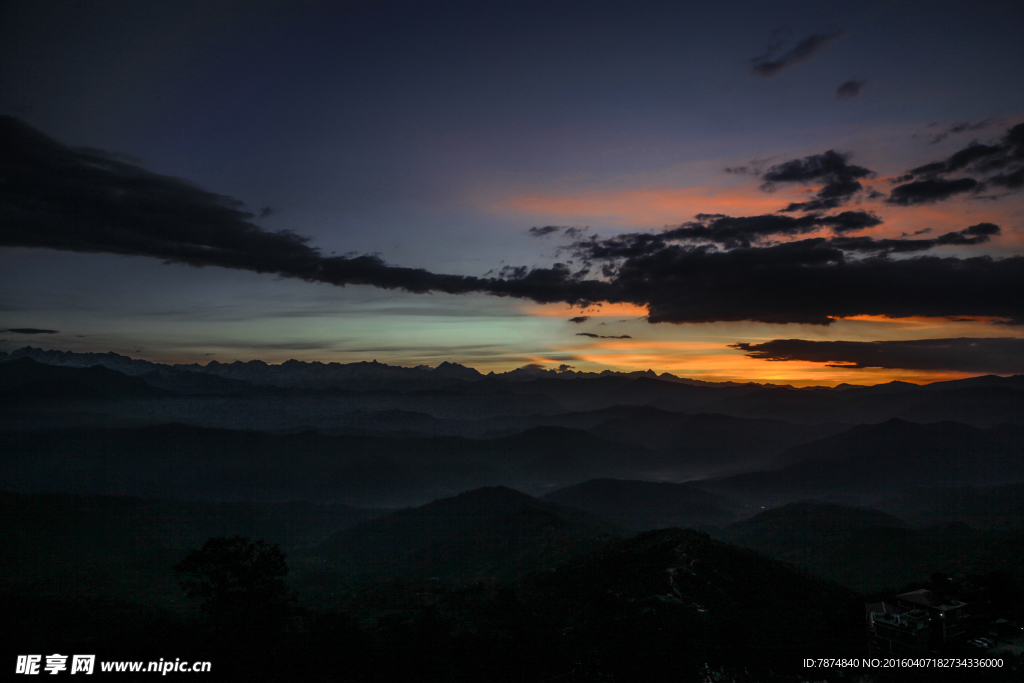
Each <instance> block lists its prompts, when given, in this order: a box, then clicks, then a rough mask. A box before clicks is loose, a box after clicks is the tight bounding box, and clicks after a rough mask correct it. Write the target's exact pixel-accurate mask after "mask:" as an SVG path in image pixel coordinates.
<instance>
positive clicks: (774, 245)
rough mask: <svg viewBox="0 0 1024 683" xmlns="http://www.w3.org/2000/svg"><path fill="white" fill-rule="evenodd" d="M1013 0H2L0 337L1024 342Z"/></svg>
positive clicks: (376, 356) (931, 373) (534, 351)
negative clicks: (701, 0) (769, 0)
mask: <svg viewBox="0 0 1024 683" xmlns="http://www.w3.org/2000/svg"><path fill="white" fill-rule="evenodd" d="M1022 29H1024V6H1022V5H1021V3H1019V2H973V3H970V4H969V5H966V4H964V3H962V2H960V3H943V2H859V3H824V2H817V3H811V2H775V3H763V2H718V3H695V2H694V3H691V2H671V3H662V2H629V3H624V2H613V3H602V2H586V3H582V2H575V3H566V2H544V3H531V2H515V3H511V2H510V3H504V2H493V3H457V2H411V1H403V2H347V3H340V2H314V1H303V2H297V1H296V0H291V1H289V2H273V1H262V2H261V1H259V0H246V1H244V2H226V1H217V0H203V1H201V2H198V1H197V2H188V1H175V2H165V1H159V0H154V1H150V2H145V3H139V2H117V1H102V0H100V1H95V2H72V1H63V2H51V1H48V0H32V1H25V2H19V1H17V0H13V1H9V2H6V3H3V4H0V117H2V118H0V350H3V351H11V350H14V349H16V348H20V347H23V346H26V345H31V346H37V347H42V348H54V349H62V350H72V351H96V352H105V351H114V352H117V353H122V354H125V355H130V356H132V357H136V358H145V359H149V360H153V361H160V362H184V363H191V362H199V363H205V362H208V361H209V360H218V361H221V362H231V361H234V360H243V361H246V360H252V359H262V360H264V361H267V362H283V361H285V360H288V359H290V358H295V359H299V360H306V361H311V360H319V361H324V362H329V361H338V362H355V361H362V360H378V361H380V362H386V363H391V364H398V365H407V366H415V365H421V364H426V365H431V366H434V365H437V364H439V363H441V362H443V361H451V362H458V363H463V364H466V365H470V366H472V367H475V368H477V369H478V370H480V371H482V372H488V371H492V370H493V371H496V372H502V371H507V370H511V369H514V368H517V367H521V366H524V365H530V364H533V365H537V366H540V367H543V368H546V369H559V368H562V369H575V370H578V371H588V372H594V371H601V370H607V369H610V370H619V371H632V370H646V369H648V368H650V369H653V370H655V371H657V372H672V373H674V374H677V375H680V376H684V377H692V378H696V379H704V380H711V381H725V380H732V381H742V380H753V381H759V382H789V383H792V384H795V385H834V384H837V383H840V382H851V383H860V384H867V383H870V384H873V383H878V382H884V381H890V380H894V379H900V380H904V381H912V382H928V381H936V380H941V379H952V378H956V377H965V376H971V375H978V374H986V373H995V374H1003V375H1007V374H1017V373H1024V296H1022V295H1021V292H1024V178H1022V174H1024V170H1022V169H1024V45H1022V44H1021V41H1020V39H1019V36H1020V35H1021V31H1022Z"/></svg>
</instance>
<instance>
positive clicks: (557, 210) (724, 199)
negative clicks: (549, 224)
mask: <svg viewBox="0 0 1024 683" xmlns="http://www.w3.org/2000/svg"><path fill="white" fill-rule="evenodd" d="M781 194H782V193H772V194H769V193H757V192H751V191H750V190H749V189H744V190H735V189H727V188H721V189H719V188H705V187H683V188H661V187H659V188H639V189H627V190H608V191H597V192H594V191H591V192H581V193H579V194H567V195H544V194H533V195H523V196H519V197H514V198H512V199H509V200H506V201H503V202H499V203H498V204H497V205H495V206H494V207H493V208H494V209H496V210H498V211H510V210H511V211H515V212H517V213H539V214H549V215H552V216H558V217H560V218H562V219H567V220H568V219H588V218H601V219H604V220H609V221H610V222H613V223H619V224H626V225H658V226H661V225H669V224H678V223H681V222H684V221H688V220H691V219H692V218H693V217H694V216H695V215H697V214H699V213H725V214H730V215H749V214H751V213H773V212H775V211H778V209H779V207H780V203H781V206H785V205H786V202H787V200H786V199H783V198H781V197H780V195H781ZM795 199H796V198H795Z"/></svg>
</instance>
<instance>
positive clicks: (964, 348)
mask: <svg viewBox="0 0 1024 683" xmlns="http://www.w3.org/2000/svg"><path fill="white" fill-rule="evenodd" d="M731 348H734V349H739V350H741V351H744V352H745V353H746V354H747V356H749V357H751V358H757V359H759V360H769V361H793V360H797V361H811V362H816V363H827V364H829V365H830V366H832V367H844V368H888V369H902V370H947V371H957V372H974V373H993V374H1000V375H1008V374H1015V373H1024V339H1020V338H1016V337H998V338H992V339H970V338H957V339H917V340H913V341H873V342H859V341H808V340H805V339H774V340H772V341H769V342H764V343H763V344H748V343H743V342H741V343H738V344H732V345H731Z"/></svg>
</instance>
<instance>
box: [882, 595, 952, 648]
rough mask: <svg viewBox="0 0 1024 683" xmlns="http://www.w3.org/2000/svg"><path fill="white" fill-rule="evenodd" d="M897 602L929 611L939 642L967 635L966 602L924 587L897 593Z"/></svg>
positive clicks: (902, 605)
mask: <svg viewBox="0 0 1024 683" xmlns="http://www.w3.org/2000/svg"><path fill="white" fill-rule="evenodd" d="M896 604H897V605H898V606H899V607H902V608H905V609H910V610H913V609H923V610H925V611H926V612H928V616H929V617H931V619H932V625H933V628H934V630H935V638H936V640H937V642H939V643H942V644H945V643H950V642H955V641H958V640H962V639H963V638H965V637H966V635H967V609H966V608H967V603H966V602H961V601H960V600H954V599H952V598H949V597H947V596H944V595H939V594H937V593H934V592H932V591H930V590H928V589H927V588H922V589H921V590H916V591H911V592H909V593H901V594H900V595H897V596H896Z"/></svg>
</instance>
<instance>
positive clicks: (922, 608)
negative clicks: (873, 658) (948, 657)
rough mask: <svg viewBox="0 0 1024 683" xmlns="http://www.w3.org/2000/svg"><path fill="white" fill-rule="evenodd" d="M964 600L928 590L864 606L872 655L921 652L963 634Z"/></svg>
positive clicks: (918, 653)
mask: <svg viewBox="0 0 1024 683" xmlns="http://www.w3.org/2000/svg"><path fill="white" fill-rule="evenodd" d="M966 607H967V603H965V602H962V601H960V600H953V599H951V598H948V597H944V596H939V595H937V594H935V593H933V592H932V591H930V590H926V589H924V590H918V591H911V592H909V593H902V594H900V595H897V596H896V601H895V604H893V603H891V602H876V603H869V604H866V605H865V606H864V611H865V616H866V618H867V623H868V630H869V632H870V636H869V637H870V641H869V645H870V650H871V653H872V655H877V656H885V655H893V656H902V655H920V654H922V653H926V652H931V651H938V650H941V649H943V648H944V647H946V646H947V645H950V644H953V643H957V642H960V641H962V640H963V639H964V638H965V637H966V633H967V629H966V623H967V621H966V620H967V614H966V609H965V608H966Z"/></svg>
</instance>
